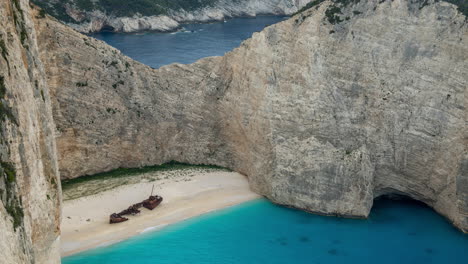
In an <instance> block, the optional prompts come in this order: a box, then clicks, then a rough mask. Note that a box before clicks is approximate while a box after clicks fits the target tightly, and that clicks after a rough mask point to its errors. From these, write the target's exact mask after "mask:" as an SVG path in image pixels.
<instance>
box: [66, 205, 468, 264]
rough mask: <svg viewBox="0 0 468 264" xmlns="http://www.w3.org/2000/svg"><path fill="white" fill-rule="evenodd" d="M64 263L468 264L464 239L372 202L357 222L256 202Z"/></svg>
mask: <svg viewBox="0 0 468 264" xmlns="http://www.w3.org/2000/svg"><path fill="white" fill-rule="evenodd" d="M63 263H64V264H84V263H86V264H98V263H99V264H106V263H113V264H114V263H132V264H149V263H151V264H153V263H155V264H156V263H158V264H164V263H171V264H177V263H184V264H187V263H192V264H193V263H223V264H230V263H239V264H240V263H242V264H245V263H252V264H254V263H265V264H274V263H304V264H305V263H307V264H311V263H329V264H335V263H348V264H349V263H359V264H364V263H381V264H387V263H388V264H390V263H392V264H393V263H399V264H406V263H408V264H409V263H411V264H426V263H442V264H449V263H468V236H467V235H463V234H462V233H461V232H459V231H458V230H456V229H455V228H454V227H452V226H451V225H450V224H449V223H448V222H447V221H446V220H445V219H444V218H442V217H441V216H439V215H438V214H436V213H435V212H434V211H433V210H431V209H430V208H428V207H426V206H423V205H422V204H420V203H417V202H412V201H393V200H379V201H376V204H375V206H374V208H373V210H372V213H371V215H370V217H369V219H367V220H357V219H343V218H335V217H326V216H318V215H313V214H308V213H305V212H302V211H299V210H294V209H289V208H285V207H281V206H277V205H274V204H272V203H270V202H268V201H266V200H263V199H262V200H256V201H252V202H248V203H245V204H242V205H239V206H235V207H231V208H228V209H225V210H221V211H217V212H214V213H210V214H207V215H203V216H200V217H197V218H193V219H190V220H188V221H184V222H181V223H178V224H174V225H171V226H169V227H166V228H164V229H162V230H160V231H156V232H152V233H147V234H144V235H141V236H138V237H134V238H132V239H129V240H127V241H124V242H121V243H118V244H115V245H112V246H109V247H105V248H99V249H95V250H91V251H88V252H85V253H82V254H79V255H75V256H71V257H68V258H65V259H63Z"/></svg>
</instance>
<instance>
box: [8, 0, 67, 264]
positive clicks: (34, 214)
mask: <svg viewBox="0 0 468 264" xmlns="http://www.w3.org/2000/svg"><path fill="white" fill-rule="evenodd" d="M30 12H31V11H30V9H29V5H28V1H25V0H13V1H10V0H0V55H1V56H0V263H8V264H10V263H11V264H13V263H14V264H22V263H36V264H53V263H59V262H60V257H59V251H58V249H59V239H58V237H59V232H60V199H61V198H60V190H59V188H60V187H59V184H58V183H59V173H58V166H57V157H56V147H55V140H54V129H55V125H54V122H53V119H52V111H51V104H50V99H49V91H48V87H47V85H46V80H45V72H44V68H43V65H42V62H41V61H40V59H39V54H38V48H37V43H36V39H35V37H36V36H35V34H36V33H35V29H34V24H33V22H32V20H31V14H30Z"/></svg>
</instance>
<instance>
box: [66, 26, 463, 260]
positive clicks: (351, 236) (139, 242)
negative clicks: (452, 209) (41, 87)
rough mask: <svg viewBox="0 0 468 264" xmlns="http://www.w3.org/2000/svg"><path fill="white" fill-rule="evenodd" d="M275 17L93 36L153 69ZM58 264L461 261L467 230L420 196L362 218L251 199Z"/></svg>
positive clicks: (223, 43) (212, 48)
mask: <svg viewBox="0 0 468 264" xmlns="http://www.w3.org/2000/svg"><path fill="white" fill-rule="evenodd" d="M283 19H284V18H283V17H259V18H256V19H250V18H239V19H233V20H229V21H227V22H226V23H214V24H196V25H185V26H184V30H183V31H181V32H177V33H172V34H169V33H143V34H115V33H101V34H96V35H94V37H96V38H99V39H102V40H104V41H106V42H108V43H109V44H110V45H112V46H114V47H116V48H118V49H120V50H121V51H122V52H123V53H124V54H126V55H128V56H130V57H132V58H134V59H136V60H138V61H140V62H142V63H145V64H148V65H150V66H152V67H154V68H157V67H160V66H162V65H166V64H170V63H173V62H180V63H192V62H194V61H196V60H198V59H200V58H203V57H206V56H214V55H223V54H224V53H225V52H227V51H230V50H232V49H233V48H235V47H237V46H238V45H239V44H240V43H241V41H242V40H244V39H246V38H248V37H250V36H251V35H252V33H253V32H255V31H259V30H261V29H262V28H264V27H265V26H266V25H269V24H273V23H276V22H278V21H281V20H283ZM63 263H64V264H85V263H86V264H106V263H109V264H111V263H112V264H115V263H131V264H149V263H160V264H165V263H167V264H169V263H170V264H177V263H181V264H182V263H183V264H187V263H222V264H229V263H236V264H237V263H238V264H249V263H265V264H267V263H268V264H275V263H299V264H302V263H304V264H305V263H307V264H312V263H327V264H335V263H359V264H365V263H379V264H387V263H388V264H390V263H392V264H393V263H399V264H406V263H408V264H409V263H411V264H423V263H424V264H428V263H441V264H446V263H447V264H448V263H464V264H466V263H468V236H467V235H463V234H462V233H461V232H459V231H458V230H456V229H455V228H454V227H452V226H451V225H450V224H449V223H448V222H447V221H446V220H445V219H444V218H442V217H441V216H439V215H438V214H436V213H435V212H434V211H433V210H431V209H430V208H427V207H425V206H423V205H421V204H420V203H416V202H409V201H390V200H380V201H377V202H376V204H375V206H374V208H373V210H372V213H371V215H370V218H369V219H367V220H352V219H342V218H335V217H325V216H317V215H312V214H308V213H305V212H301V211H298V210H293V209H288V208H284V207H280V206H277V205H274V204H271V203H270V202H268V201H266V200H256V201H253V202H248V203H245V204H242V205H239V206H235V207H232V208H228V209H225V210H221V211H217V212H214V213H210V214H207V215H204V216H201V217H197V218H194V219H191V220H188V221H184V222H181V223H177V224H174V225H171V226H169V227H166V228H164V229H162V230H159V231H156V232H152V233H145V234H144V235H141V236H138V237H134V238H131V239H129V240H126V241H124V242H121V243H118V244H115V245H112V246H109V247H104V248H98V249H95V250H90V251H87V252H85V253H81V254H78V255H75V256H71V257H68V258H64V259H63Z"/></svg>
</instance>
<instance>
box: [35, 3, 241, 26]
mask: <svg viewBox="0 0 468 264" xmlns="http://www.w3.org/2000/svg"><path fill="white" fill-rule="evenodd" d="M217 1H218V0H132V1H128V0H61V1H57V0H32V2H33V3H34V4H36V5H38V6H40V7H41V8H43V9H44V10H45V11H46V12H47V13H48V14H50V15H52V16H54V17H55V18H57V19H58V20H61V21H64V22H80V21H76V20H75V19H73V18H72V17H71V16H70V15H69V14H68V13H67V10H71V9H73V10H76V11H84V12H92V11H95V10H97V11H102V12H103V13H105V14H107V15H112V16H117V17H120V16H134V15H136V14H140V15H143V16H154V15H164V14H168V13H169V12H170V11H171V10H175V11H177V10H180V9H183V10H186V11H191V10H196V9H199V8H203V7H207V6H212V5H213V4H214V3H216V2H217ZM233 1H237V0H233Z"/></svg>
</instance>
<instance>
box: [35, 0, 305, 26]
mask: <svg viewBox="0 0 468 264" xmlns="http://www.w3.org/2000/svg"><path fill="white" fill-rule="evenodd" d="M309 1H310V0H240V1H239V0H238V1H235V0H217V1H212V2H213V4H210V5H206V6H201V7H199V8H196V9H194V10H184V9H169V10H168V11H167V12H165V13H164V14H157V15H141V14H140V13H137V14H134V15H131V16H119V15H115V14H113V13H112V12H111V11H109V10H105V8H104V9H99V8H98V7H95V9H93V10H82V9H80V8H79V6H77V5H76V3H75V4H74V2H73V1H68V2H62V3H61V2H60V1H53V0H49V1H45V2H44V1H42V2H41V1H36V3H37V4H39V5H41V6H44V7H46V5H47V4H49V6H50V8H46V10H51V11H52V10H54V9H53V8H55V9H57V8H58V7H62V8H64V10H59V11H57V12H59V13H60V15H62V16H63V15H65V14H63V12H65V13H66V17H67V18H70V19H69V20H67V21H63V20H62V21H63V22H65V23H66V24H67V25H69V26H71V27H73V28H74V29H76V30H78V31H80V32H83V33H91V32H99V31H102V30H107V31H115V32H137V31H174V30H177V29H178V28H180V27H181V24H184V23H200V22H201V23H205V22H211V21H222V20H224V19H228V18H232V17H255V16H257V15H290V14H293V13H294V12H296V11H298V9H300V8H301V7H303V6H304V5H305V4H307V3H308V2H309ZM48 2H50V3H48ZM95 5H99V3H96V4H95ZM63 6H64V7H63ZM64 19H65V18H64Z"/></svg>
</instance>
